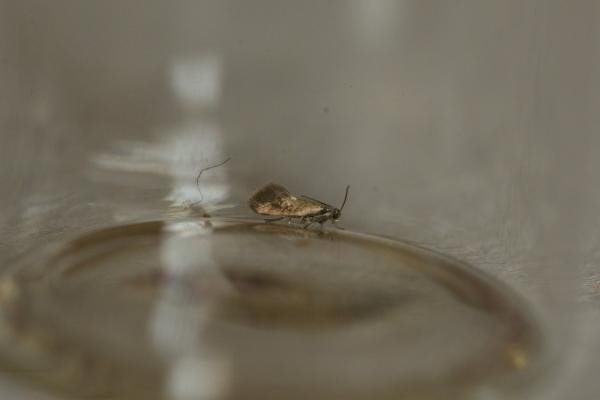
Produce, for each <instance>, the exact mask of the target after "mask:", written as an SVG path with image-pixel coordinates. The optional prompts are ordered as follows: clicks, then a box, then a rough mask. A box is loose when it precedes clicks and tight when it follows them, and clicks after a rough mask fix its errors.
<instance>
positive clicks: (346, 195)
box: [340, 185, 350, 211]
mask: <svg viewBox="0 0 600 400" xmlns="http://www.w3.org/2000/svg"><path fill="white" fill-rule="evenodd" d="M349 190H350V185H348V186H346V194H345V195H344V201H343V202H342V205H341V206H340V211H342V210H343V209H344V206H345V205H346V200H348V191H349Z"/></svg>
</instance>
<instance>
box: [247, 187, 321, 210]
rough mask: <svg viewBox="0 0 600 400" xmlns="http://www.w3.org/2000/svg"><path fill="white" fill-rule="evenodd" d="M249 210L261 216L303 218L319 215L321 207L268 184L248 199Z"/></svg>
mask: <svg viewBox="0 0 600 400" xmlns="http://www.w3.org/2000/svg"><path fill="white" fill-rule="evenodd" d="M248 205H249V206H250V208H251V209H252V210H253V211H254V212H256V213H257V214H261V215H270V216H274V217H275V216H277V217H304V216H309V215H315V214H319V213H321V212H322V211H323V209H324V208H323V206H322V205H321V204H319V203H318V202H316V201H313V200H311V199H305V198H297V197H295V196H292V194H291V193H290V192H289V191H288V190H287V189H286V188H284V187H283V186H281V185H278V184H276V183H269V184H268V185H266V186H264V187H262V188H261V189H259V190H258V191H256V193H254V194H253V195H252V197H250V200H249V201H248Z"/></svg>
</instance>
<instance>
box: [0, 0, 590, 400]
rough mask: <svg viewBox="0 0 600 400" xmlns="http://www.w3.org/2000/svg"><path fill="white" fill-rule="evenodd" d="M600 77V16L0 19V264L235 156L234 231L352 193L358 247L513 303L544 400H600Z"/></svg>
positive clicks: (332, 10)
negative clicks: (507, 296)
mask: <svg viewBox="0 0 600 400" xmlns="http://www.w3.org/2000/svg"><path fill="white" fill-rule="evenodd" d="M599 62H600V7H599V5H598V3H597V2H595V1H592V0H590V1H577V2H562V1H556V0H546V1H542V0H537V1H535V0H531V1H488V2H481V1H475V0H472V1H455V2H437V1H421V0H411V1H392V0H377V1H374V0H368V1H367V0H348V1H327V2H317V1H306V2H282V1H262V0H261V1H251V2H250V1H232V0H230V1H214V2H213V1H175V2H168V1H145V2H138V1H122V0H120V1H116V0H115V1H101V2H100V1H97V2H83V1H52V2H49V1H41V0H39V1H31V0H19V1H6V0H5V1H0V94H1V95H0V135H1V142H0V144H1V146H0V262H1V263H2V264H3V265H5V266H6V265H10V263H11V262H13V260H14V259H15V258H16V257H18V256H19V254H21V253H23V252H24V251H26V250H27V249H29V248H31V247H32V246H36V245H37V244H39V243H43V242H46V241H48V240H54V239H61V238H64V237H68V236H72V235H75V234H77V233H78V232H83V231H89V230H90V229H94V228H98V227H101V226H107V225H111V224H115V223H121V222H124V221H136V220H143V219H149V218H154V217H157V216H160V215H163V214H164V212H165V210H166V209H168V208H169V207H172V206H177V205H180V204H183V203H185V202H186V201H195V200H197V198H198V192H197V190H196V188H195V187H194V178H195V175H196V173H197V171H198V170H199V169H200V168H202V167H204V166H206V165H207V164H211V163H215V162H219V161H221V160H222V159H224V158H225V157H227V156H231V157H232V161H231V162H230V163H229V164H228V165H227V166H226V167H224V170H223V171H222V172H221V174H222V175H225V176H226V182H227V184H226V185H220V186H219V185H216V184H215V185H214V186H210V185H209V187H208V188H207V189H206V192H205V193H203V195H204V196H208V197H209V198H210V199H212V200H214V201H226V202H227V203H229V204H232V205H240V207H239V208H236V209H233V210H232V212H235V213H248V211H247V210H246V209H245V207H244V203H245V199H246V198H247V196H248V195H249V194H250V193H251V192H252V191H253V190H254V189H255V188H256V187H257V186H259V185H261V184H264V183H266V182H267V181H276V182H280V183H283V184H285V185H286V186H287V187H289V188H290V189H291V190H293V191H295V192H300V193H305V194H308V195H311V196H314V197H318V198H319V199H322V200H324V201H328V202H331V203H333V204H338V203H339V202H341V200H342V197H343V190H344V187H345V185H346V184H350V185H351V186H352V189H351V193H350V200H349V203H348V205H347V209H346V210H345V214H344V217H343V220H344V225H345V226H347V227H348V228H352V229H357V230H363V231H369V232H373V233H378V234H383V235H389V236H393V237H400V238H406V239H410V240H415V241H419V242H421V243H422V244H424V245H426V246H428V247H430V248H434V249H437V250H440V251H443V252H445V253H449V254H452V255H455V256H457V257H459V258H461V259H464V260H467V261H470V262H472V263H473V264H475V265H476V266H478V267H480V268H481V269H484V270H485V271H487V272H488V273H491V274H493V275H495V276H497V277H499V278H501V279H503V280H504V281H506V282H507V283H508V284H510V285H511V286H513V287H515V288H516V289H517V290H518V291H519V292H520V293H522V294H523V295H524V296H525V297H526V298H527V299H528V300H529V301H530V302H531V304H532V307H534V308H535V310H536V311H537V312H538V313H539V315H540V318H541V319H542V321H543V323H544V327H545V329H546V330H547V332H548V335H549V338H550V341H551V345H552V349H553V351H554V353H553V356H555V357H556V358H553V360H555V361H554V362H553V364H555V365H551V366H549V371H550V372H549V373H550V375H549V377H550V378H549V379H548V380H546V381H545V384H544V385H545V386H546V388H545V390H539V389H538V390H536V391H535V393H536V394H538V395H539V396H540V398H544V399H549V398H556V399H566V398H571V399H594V398H596V396H597V393H598V391H600V384H599V383H598V380H597V379H596V375H597V371H598V370H599V368H600V360H599V359H598V354H600V266H599V264H598V261H599V258H600V240H599V236H598V233H599V227H600V225H599V222H600V221H599V220H598V215H600V212H599V211H600V203H599V202H598V200H599V198H598V194H599V193H598V190H597V187H596V185H595V182H596V171H598V170H600V157H598V151H599V150H598V149H599V145H600V136H599V135H598V133H597V125H598V122H599V114H598V112H597V110H598V109H600V108H599V107H600V86H599V80H598V74H597V71H598V70H599V67H600V64H599ZM207 179H208V180H209V182H210V180H211V179H212V178H211V177H207ZM0 376H3V379H4V380H5V381H6V383H5V384H4V387H5V388H6V390H11V391H12V390H14V391H16V393H13V394H11V395H10V398H19V396H22V398H28V397H27V394H22V395H21V394H19V393H21V390H22V389H21V388H19V387H18V385H16V384H14V383H12V382H11V381H10V375H9V374H4V375H0ZM2 387H3V386H2V384H1V383H0V393H1V390H2ZM11 393H12V392H11ZM23 393H25V392H23ZM531 396H534V394H532V395H531ZM531 398H532V397H531Z"/></svg>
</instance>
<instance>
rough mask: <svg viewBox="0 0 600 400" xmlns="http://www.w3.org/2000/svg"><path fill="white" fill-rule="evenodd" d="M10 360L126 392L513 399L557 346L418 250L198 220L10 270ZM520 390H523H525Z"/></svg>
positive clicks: (524, 316)
mask: <svg viewBox="0 0 600 400" xmlns="http://www.w3.org/2000/svg"><path fill="white" fill-rule="evenodd" d="M2 282H3V287H4V288H5V290H4V292H5V295H4V300H3V302H2V308H1V310H2V317H3V319H2V325H3V326H4V336H3V337H2V338H1V339H2V340H1V341H0V349H3V350H2V351H0V360H3V361H4V362H5V363H7V362H9V363H13V364H15V365H16V366H18V368H16V371H21V373H22V377H23V378H30V379H31V378H32V377H35V374H31V373H28V372H27V371H28V370H29V369H30V368H34V369H37V368H43V365H52V372H51V373H49V372H48V373H46V374H41V375H38V377H37V378H38V379H41V381H42V382H43V383H45V384H47V385H49V386H50V387H52V386H54V387H56V388H58V389H59V392H61V393H64V392H66V393H69V392H71V393H76V394H78V395H87V396H94V395H95V396H97V395H110V396H111V397H115V398H132V397H135V398H169V399H184V398H211V399H212V398H214V399H221V398H222V399H299V398H306V397H309V398H311V399H332V398H335V399H337V398H339V399H371V398H373V397H374V396H375V397H377V398H381V399H385V398H390V399H391V398H398V396H408V397H410V398H419V399H460V398H466V397H467V396H476V395H477V394H478V393H480V392H483V391H485V392H486V393H489V394H492V393H493V394H494V395H495V396H502V397H504V396H507V395H509V394H514V393H515V390H516V388H517V387H518V386H521V382H522V381H523V380H524V379H525V378H527V379H530V378H531V376H532V372H531V368H533V366H534V365H535V364H536V363H538V362H539V357H540V354H539V352H540V349H541V348H540V346H541V341H540V340H541V337H540V336H539V331H538V327H536V326H535V325H534V323H533V321H532V320H531V318H530V316H529V315H528V312H527V310H526V309H525V308H524V303H522V302H520V301H519V300H518V299H517V298H516V297H515V295H514V293H511V292H510V290H508V288H506V287H504V286H503V285H501V284H499V283H498V282H495V281H493V280H491V279H490V278H488V277H485V276H483V275H482V274H481V273H479V272H477V271H476V270H474V269H473V268H472V267H469V266H467V265H463V264H460V263H458V262H457V261H453V260H451V259H448V258H446V257H443V256H440V255H437V254H435V253H432V252H430V251H427V250H424V249H421V248H419V247H415V246H414V245H411V244H407V243H402V242H397V241H392V240H388V239H381V238H376V237H371V236H367V235H360V234H355V233H352V232H348V231H340V230H331V231H323V232H322V231H311V230H303V229H298V228H295V227H290V226H285V225H276V224H264V223H261V222H259V223H256V222H251V221H243V220H237V221H236V220H218V219H217V220H214V219H183V220H181V219H180V220H173V221H165V222H159V221H157V222H147V223H141V224H136V225H125V226H121V227H114V228H110V229H106V230H101V231H97V232H92V233H90V234H88V235H85V236H82V237H80V238H77V239H75V240H73V241H71V242H69V243H65V244H61V245H59V246H58V247H52V248H51V249H48V250H47V251H45V252H40V254H35V255H31V256H30V257H29V259H28V260H26V261H24V264H21V265H19V266H18V268H16V272H15V274H14V275H7V276H4V278H2ZM517 393H518V391H517Z"/></svg>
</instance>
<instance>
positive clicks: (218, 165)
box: [196, 157, 231, 186]
mask: <svg viewBox="0 0 600 400" xmlns="http://www.w3.org/2000/svg"><path fill="white" fill-rule="evenodd" d="M229 160H231V157H227V159H225V161H223V162H221V163H219V164H215V165H211V166H210V167H206V168H202V169H201V170H200V172H199V173H198V176H197V177H196V186H200V177H201V176H202V174H203V173H204V172H205V171H208V170H209V169H213V168H217V167H220V166H221V165H223V164H225V163H227V161H229Z"/></svg>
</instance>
